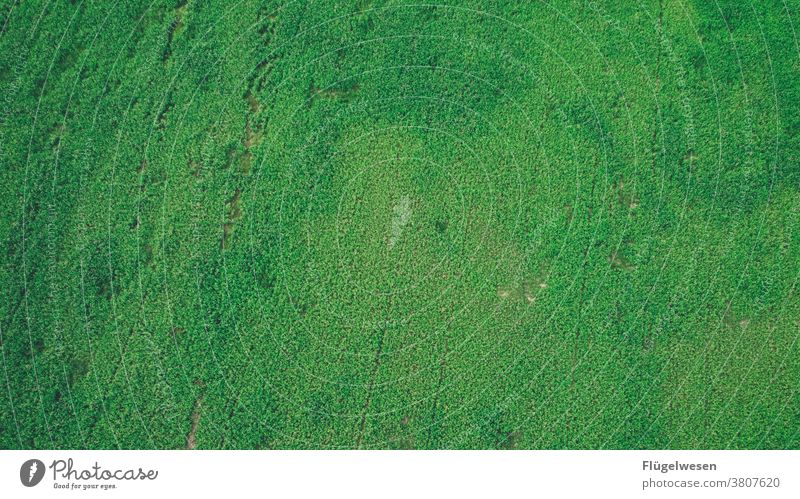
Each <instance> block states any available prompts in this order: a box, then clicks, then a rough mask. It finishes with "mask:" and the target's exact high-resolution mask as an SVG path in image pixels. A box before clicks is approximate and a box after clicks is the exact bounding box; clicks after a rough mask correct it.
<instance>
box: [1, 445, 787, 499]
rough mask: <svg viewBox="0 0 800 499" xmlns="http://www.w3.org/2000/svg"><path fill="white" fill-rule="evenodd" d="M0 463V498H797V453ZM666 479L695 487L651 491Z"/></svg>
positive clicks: (77, 454) (110, 454)
mask: <svg viewBox="0 0 800 499" xmlns="http://www.w3.org/2000/svg"><path fill="white" fill-rule="evenodd" d="M70 458H71V459H72V460H73V470H75V471H76V472H77V473H80V472H81V471H82V470H88V471H89V472H90V473H91V472H93V471H94V470H93V469H92V467H93V466H94V465H95V463H97V464H98V465H99V466H100V472H102V470H109V471H110V472H114V471H117V470H121V471H122V472H124V471H125V470H129V469H134V470H136V471H137V472H138V469H139V468H140V467H141V468H144V470H145V471H147V470H156V471H158V476H157V478H156V479H155V480H137V481H125V480H114V479H111V480H96V479H88V480H76V479H74V478H73V479H69V480H68V479H66V478H63V477H61V476H57V477H56V479H55V480H54V478H53V470H52V469H51V468H50V466H51V464H52V463H53V461H54V460H63V461H67V460H68V459H70ZM29 459H39V460H41V461H42V462H43V463H44V464H45V466H46V467H47V469H46V472H45V474H44V477H43V478H42V480H41V482H40V483H39V484H38V485H36V486H34V487H25V486H24V485H23V484H22V482H21V480H20V467H21V466H22V465H23V463H25V462H26V461H28V460H29ZM644 461H653V462H655V461H658V463H659V464H661V465H664V464H670V463H675V462H676V461H677V462H679V463H681V464H704V463H707V464H714V465H716V471H679V470H671V471H667V472H666V473H662V472H660V471H655V470H649V471H648V470H643V462H644ZM0 465H1V466H0V469H1V470H2V471H1V473H2V474H1V475H0V497H2V498H12V497H13V498H26V497H31V498H36V497H108V498H112V497H113V498H128V497H131V498H134V497H135V498H141V497H146V498H155V497H173V498H178V497H225V495H229V494H230V496H229V497H252V496H254V495H257V496H258V497H280V498H283V497H313V498H328V497H347V498H370V499H373V498H394V497H397V498H400V497H402V498H417V497H436V498H439V499H444V498H450V497H487V498H494V497H530V498H539V497H573V496H574V497H587V498H591V497H606V496H607V497H615V498H626V497H637V498H640V497H654V498H660V497H704V498H705V497H710V498H714V497H725V498H731V497H758V498H784V497H791V498H798V497H800V486H798V481H800V451H437V452H434V451H314V452H311V451H1V452H0ZM59 475H60V474H59ZM748 479H749V481H748ZM762 479H763V480H762ZM775 479H777V482H776V480H775ZM651 480H652V482H650V481H651ZM754 480H756V482H754ZM670 481H671V482H673V483H683V484H687V483H688V482H693V483H694V484H697V483H698V482H699V484H701V486H700V487H699V488H698V487H691V488H686V487H672V488H663V486H664V485H665V482H670ZM709 481H714V482H715V483H714V485H715V486H713V487H712V486H711V485H710V484H709ZM645 482H647V486H645ZM659 482H661V486H662V488H659V487H658V486H657V485H658V483H659ZM723 482H724V483H725V484H726V485H727V486H724V485H721V484H722V483H723ZM734 482H736V483H734ZM56 484H58V485H62V486H66V487H65V488H56ZM76 484H77V488H70V487H73V486H74V485H76ZM85 484H86V485H101V484H113V485H114V486H115V488H113V489H110V490H102V489H99V488H98V489H89V490H83V488H82V487H83V486H84V485H85ZM767 484H771V485H772V487H768V486H767ZM702 485H705V486H702ZM776 485H777V486H776ZM189 494H191V495H189Z"/></svg>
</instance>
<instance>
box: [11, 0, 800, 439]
mask: <svg viewBox="0 0 800 499" xmlns="http://www.w3.org/2000/svg"><path fill="white" fill-rule="evenodd" d="M798 19H800V3H798V2H797V1H796V0H767V1H755V0H716V1H708V0H688V1H670V0H656V1H653V0H643V1H641V2H629V1H624V0H615V1H611V0H606V1H601V0H579V1H575V2H573V1H567V0H563V1H550V2H503V1H498V0H482V1H473V0H469V1H452V2H446V3H437V4H436V5H421V4H419V3H416V2H407V1H405V0H400V1H381V0H358V1H353V2H330V1H322V0H315V1H310V2H302V1H288V2H277V1H266V0H263V1H255V0H234V1H221V0H216V1H196V0H188V1H186V0H178V1H176V0H154V1H152V2H148V1H143V2H139V1H122V0H118V1H115V0H107V1H105V2H88V1H85V0H73V1H46V0H39V1H30V2H20V1H17V0H11V1H10V2H9V1H8V0H6V1H5V2H4V3H3V5H2V7H0V89H2V91H0V189H2V191H1V192H2V196H0V216H2V219H1V220H2V223H1V224H0V244H2V248H1V249H0V251H2V260H1V261H2V265H1V266H0V294H2V299H0V310H1V311H2V312H1V313H0V352H1V353H2V357H1V358H0V361H1V362H2V380H3V383H2V387H0V388H2V389H0V447H2V448H49V447H56V448H65V447H69V448H117V447H122V448H184V447H188V448H195V447H197V448H357V447H361V448H689V447H691V448H695V447H697V448H798V447H800V393H799V390H800V344H799V343H798V336H800V296H798V289H797V284H798V277H800V154H799V153H800V78H799V77H798V72H799V71H800V42H798V31H800V27H799V26H798Z"/></svg>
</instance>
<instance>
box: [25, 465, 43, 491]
mask: <svg viewBox="0 0 800 499" xmlns="http://www.w3.org/2000/svg"><path fill="white" fill-rule="evenodd" d="M42 478H44V463H43V462H41V461H39V460H38V459H28V460H27V461H25V462H24V463H22V466H21V467H20V469H19V479H20V481H21V482H22V485H24V486H26V487H35V486H36V485H38V484H39V482H41V481H42Z"/></svg>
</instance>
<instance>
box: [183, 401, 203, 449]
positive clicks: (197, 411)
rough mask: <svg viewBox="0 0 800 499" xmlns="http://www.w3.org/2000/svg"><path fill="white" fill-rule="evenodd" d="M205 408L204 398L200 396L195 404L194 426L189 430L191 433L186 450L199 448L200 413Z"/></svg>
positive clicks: (187, 439)
mask: <svg viewBox="0 0 800 499" xmlns="http://www.w3.org/2000/svg"><path fill="white" fill-rule="evenodd" d="M202 408H203V397H202V396H200V397H199V398H198V399H197V401H196V402H195V403H194V410H193V411H192V426H191V427H190V428H189V433H188V434H187V435H186V448H187V449H189V450H192V449H196V448H197V427H198V426H199V425H200V413H201V412H200V411H201V410H202Z"/></svg>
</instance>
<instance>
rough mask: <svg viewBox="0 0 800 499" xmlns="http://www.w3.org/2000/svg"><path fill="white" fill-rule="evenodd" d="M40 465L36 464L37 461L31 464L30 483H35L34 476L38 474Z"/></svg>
mask: <svg viewBox="0 0 800 499" xmlns="http://www.w3.org/2000/svg"><path fill="white" fill-rule="evenodd" d="M38 467H39V465H37V464H36V461H34V462H32V463H31V471H30V473H29V474H28V483H30V482H31V481H33V475H35V474H36V470H37V469H38Z"/></svg>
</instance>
